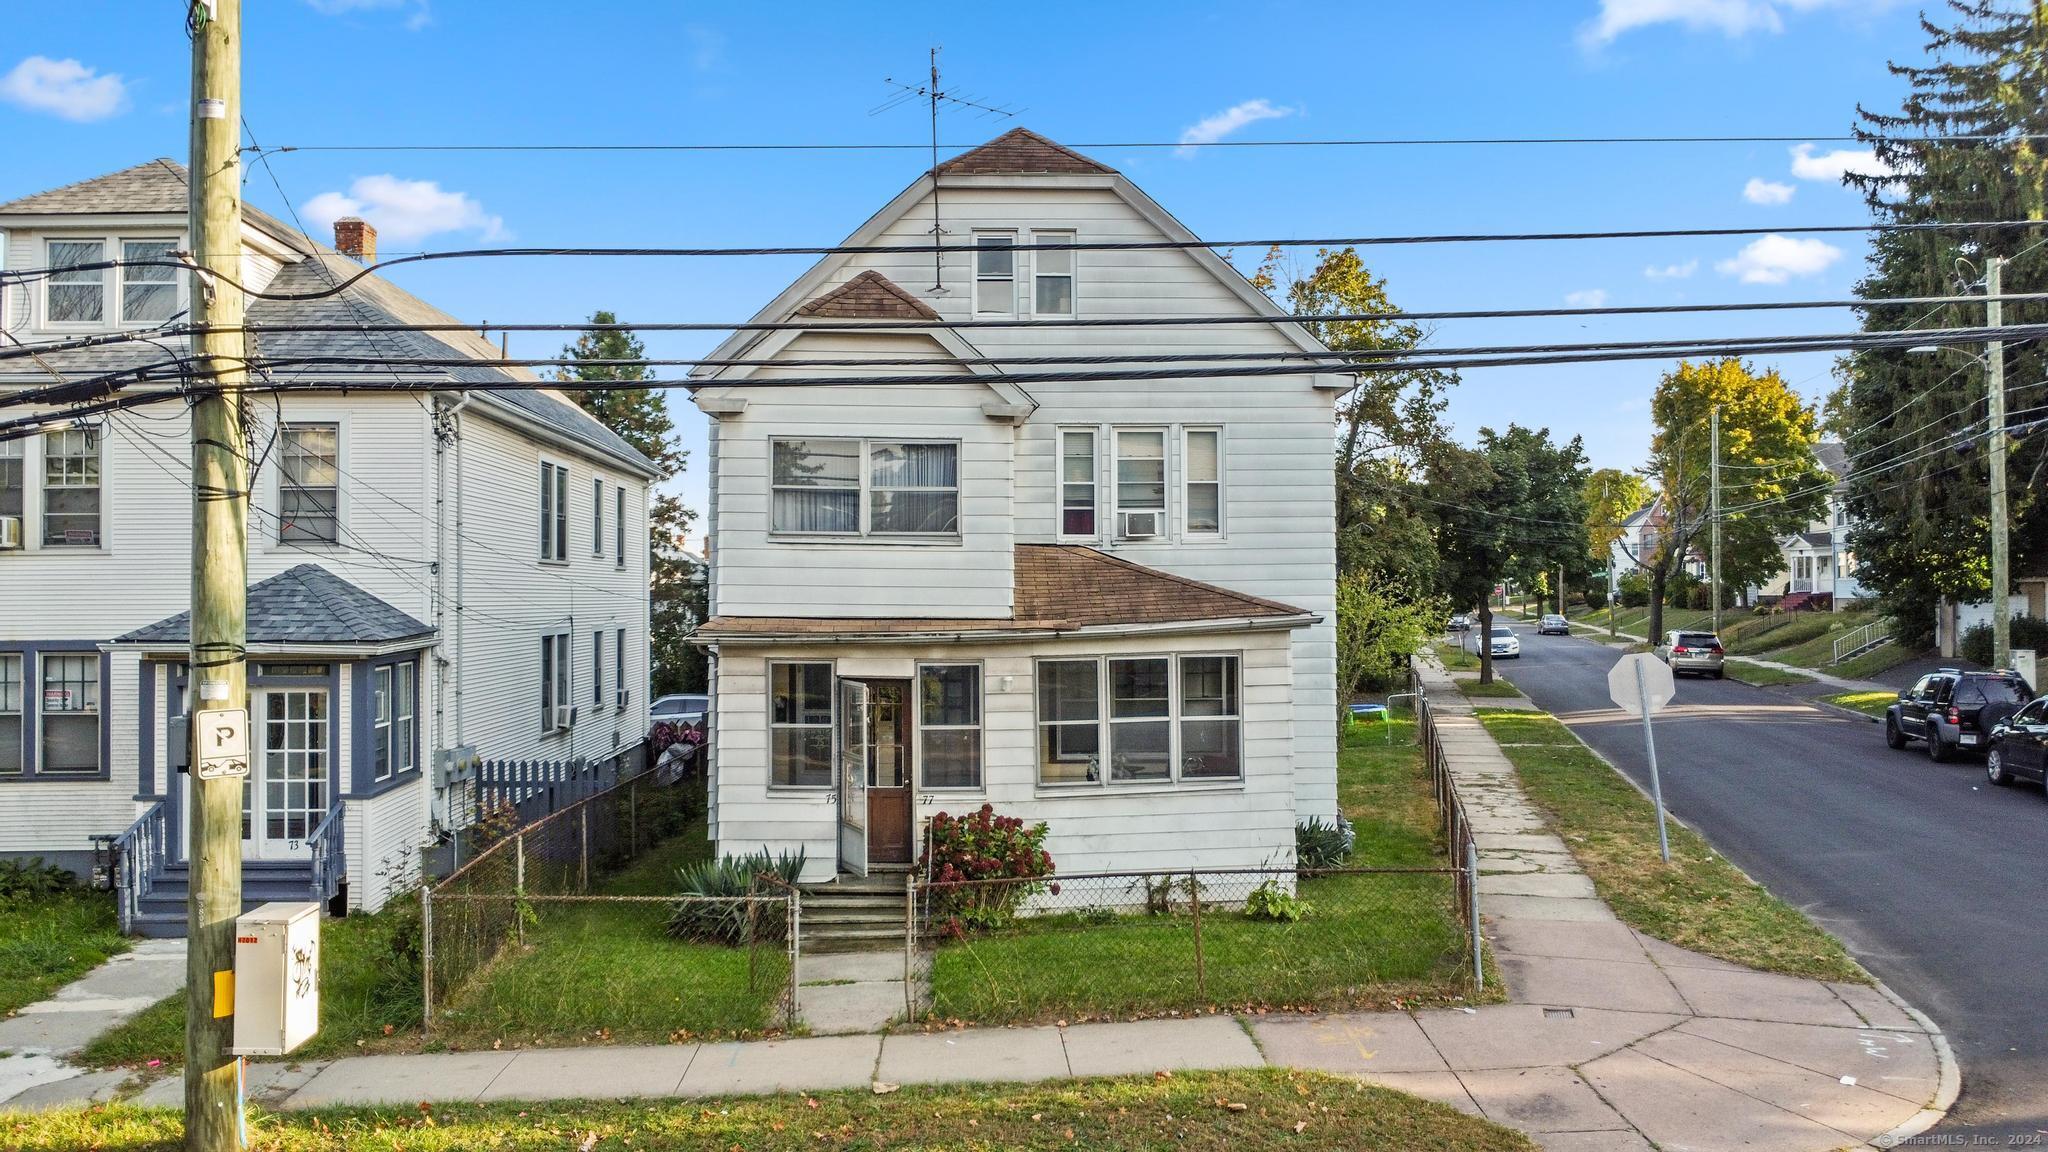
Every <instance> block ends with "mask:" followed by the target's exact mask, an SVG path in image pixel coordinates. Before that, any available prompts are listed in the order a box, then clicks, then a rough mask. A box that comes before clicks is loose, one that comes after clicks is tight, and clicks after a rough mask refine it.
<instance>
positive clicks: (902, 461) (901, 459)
mask: <svg viewBox="0 0 2048 1152" xmlns="http://www.w3.org/2000/svg"><path fill="white" fill-rule="evenodd" d="M769 455H770V468H771V487H772V489H773V495H772V497H771V500H770V512H769V527H770V530H772V531H775V532H783V533H792V534H800V535H820V536H953V535H958V534H959V531H960V446H959V445H958V444H954V443H948V442H938V443H931V442H922V441H903V440H854V439H815V438H814V439H805V440H776V441H773V442H772V444H771V447H770V452H769Z"/></svg>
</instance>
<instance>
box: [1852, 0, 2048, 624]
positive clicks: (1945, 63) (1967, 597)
mask: <svg viewBox="0 0 2048 1152" xmlns="http://www.w3.org/2000/svg"><path fill="white" fill-rule="evenodd" d="M1948 9H1949V11H1948V13H1947V14H1946V15H1947V18H1948V19H1949V21H1950V22H1951V23H1950V24H1948V25H1940V24H1936V23H1935V22H1934V21H1933V20H1930V19H1927V18H1925V17H1923V18H1922V20H1921V27H1922V29H1923V30H1924V31H1925V32H1926V35H1927V55H1928V57H1929V58H1931V60H1932V61H1933V62H1932V63H1927V64H1915V65H1901V64H1893V65H1892V68H1891V70H1892V73H1893V74H1894V75H1897V76H1900V77H1903V78H1904V79H1905V80H1906V82H1907V85H1908V95H1907V97H1906V99H1905V101H1904V103H1903V105H1902V107H1901V109H1900V111H1899V112H1897V113H1896V114H1891V113H1884V114H1880V113H1877V112H1872V111H1869V110H1867V109H1859V112H1861V114H1862V119H1863V123H1862V124H1861V126H1859V127H1858V129H1857V135H1858V136H1859V137H1860V138H1861V139H1863V140H1864V141H1866V142H1868V143H1869V144H1870V146H1871V148H1872V151H1873V153H1874V154H1875V156H1876V159H1877V161H1878V162H1879V165H1881V167H1882V169H1883V170H1882V171H1880V172H1871V173H1852V174H1850V175H1848V176H1847V177H1845V180H1846V182H1847V183H1849V184H1850V185H1852V186H1854V187H1856V188H1858V189H1860V190H1861V191H1862V192H1863V194H1864V197H1865V199H1866V201H1867V202H1868V204H1869V206H1870V210H1871V212H1872V213H1874V214H1875V215H1876V217H1877V218H1878V219H1879V220H1881V221H1884V222H1888V223H1901V224H1919V223H1933V222H1942V221H1966V222H1967V221H2000V220H2041V219H2043V215H2044V212H2043V208H2044V201H2048V179H2044V174H2048V160H2044V154H2043V146H2044V141H2043V139H2042V135H2043V134H2048V99H2044V98H2043V93H2044V92H2048V3H2041V2H2027V3H2015V2H2013V0H1949V3H1948ZM1961 136H1969V137H1981V138H1980V139H1969V140H1962V139H1955V137H1961ZM1928 138H1936V139H1935V142H1934V143H1931V144H1930V143H1925V142H1923V141H1925V140H1927V139H1928ZM2044 236H2048V231H2044V229H2043V228H2039V227H2036V228H2026V229H2017V228H2008V229H1990V228H1985V229H1975V230H1970V231H1964V232H1948V231H1942V232H1897V231H1891V232H1883V233H1879V234H1878V235H1877V236H1876V237H1875V238H1874V239H1873V240H1872V242H1871V254H1870V265H1869V272H1868V274H1867V275H1866V276H1865V277H1864V279H1863V280H1862V281H1861V282H1860V283H1859V284H1858V285H1857V293H1858V294H1859V295H1861V296H1864V297H1867V298H1875V297H1885V296H1923V295H1924V296H1933V295H1951V294H1957V293H1959V292H1963V293H1967V292H1970V291H1981V288H1979V287H1975V285H1977V284H1978V282H1979V281H1980V278H1981V277H1982V275H1983V271H1984V266H1985V260H1986V258H1987V257H1990V256H2003V257H2006V258H2008V259H2009V260H2010V261H2011V262H2010V263H2009V264H2008V265H2007V266H2006V268H2005V270H2004V276H2003V279H2004V290H2005V291H2007V292H2039V291H2043V290H2048V247H2044V246H2043V244H2042V241H2043V239H2044ZM1984 321H1985V313H1984V309H1983V307H1982V306H1981V305H1969V304H1960V305H1946V306H1944V307H1942V308H1940V309H1938V310H1935V311H1932V312H1930V311H1929V310H1928V309H1926V308H1909V307H1904V306H1900V305H1889V306H1887V305H1875V304H1873V305H1868V306H1866V307H1865V308H1864V309H1863V325H1864V327H1865V329H1866V330H1870V331H1879V330H1895V329H1899V328H1906V327H1914V326H1919V327H1970V326H1976V325H1979V324H1982V323H1984ZM2005 321H2006V323H2008V324H2024V323H2040V322H2043V321H2048V307H2044V306H2043V305H2042V304H2040V303H2036V302H2018V303H2008V304H2006V305H2005ZM1970 351H1973V352H1974V351H1981V349H1978V348H1972V349H1970ZM2005 355H2006V380H2007V381H2008V388H2009V395H2008V397H2007V407H2008V410H2009V411H2010V412H2012V413H2014V414H2015V415H2013V416H2012V417H2011V418H2010V419H2011V421H2012V423H2014V424H2019V423H2022V422H2024V421H2025V420H2027V419H2028V418H2029V417H2028V416H2027V414H2026V413H2028V411H2029V410H2031V409H2034V408H2038V407H2039V406H2040V404H2041V403H2042V402H2043V398H2042V395H2041V393H2040V392H2039V391H2038V390H2036V391H2029V388H2030V386H2031V384H2032V382H2035V381H2039V380H2041V379H2042V378H2043V376H2044V375H2048V354H2044V352H2043V350H2042V348H2041V347H2040V346H2039V345H2026V344H2021V345H2012V344H2008V345H2007V346H2006V352H2005ZM1841 375H1842V377H1843V379H1844V385H1843V389H1842V391H1841V392H1840V393H1839V394H1838V397H1836V398H1833V399H1832V401H1831V403H1832V406H1834V407H1837V408H1839V409H1840V410H1841V412H1842V416H1841V418H1840V421H1839V422H1840V424H1841V425H1842V426H1843V429H1844V430H1845V431H1846V432H1847V433H1848V434H1847V436H1846V437H1845V439H1846V442H1847V445H1848V449H1849V452H1850V458H1851V464H1852V474H1853V478H1852V480H1851V482H1850V487H1849V497H1848V502H1849V508H1850V511H1851V513H1852V514H1853V516H1854V518H1855V522H1856V523H1857V525H1858V527H1857V528H1856V530H1854V531H1853V532H1852V535H1851V537H1850V541H1849V543H1850V546H1851V548H1852V549H1853V550H1854V551H1855V554H1856V559H1857V562H1858V565H1859V568H1858V572H1857V576H1858V578H1859V579H1860V580H1861V581H1862V582H1863V583H1864V585H1865V586H1866V587H1869V588H1871V589H1873V590H1874V591H1876V593H1877V594H1878V596H1879V598H1880V600H1881V601H1882V603H1883V605H1884V607H1885V608H1886V610H1887V611H1888V612H1889V613H1890V614H1891V615H1892V616H1893V617H1894V618H1895V619H1896V620H1897V622H1898V627H1899V629H1900V637H1901V639H1902V640H1904V641H1905V642H1907V643H1920V644H1924V643H1926V642H1928V641H1929V640H1930V639H1931V638H1932V631H1933V624H1934V607H1935V601H1936V600H1937V599H1938V598H1940V597H1942V596H1949V597H1952V598H1958V599H1961V600H1964V601H1974V600H1982V599H1985V598H1986V597H1987V596H1988V595H1989V594H1990V591H1991V588H1990V579H1989V577H1990V561H1989V540H1990V521H1989V516H1988V513H1989V510H1990V509H1989V496H1988V492H1989V479H1988V475H1987V471H1986V459H1985V455H1984V451H1983V447H1984V443H1983V432H1984V418H1985V415H1986V412H1987V407H1986V393H1985V383H1986V381H1985V373H1984V369H1983V368H1982V367H1980V366H1978V365H1976V364H1973V363H1971V362H1970V361H1969V360H1968V359H1966V358H1965V357H1963V356H1962V355H1961V354H1960V353H1944V354H1940V355H1912V354H1908V353H1906V352H1904V351H1899V350H1889V349H1887V350H1881V351H1863V352H1858V353H1855V354H1854V355H1851V356H1849V357H1847V358H1845V359H1844V361H1843V363H1842V369H1841ZM2042 441H2043V438H2042V437H2039V436H2029V437H2021V438H2018V439H2016V440H2015V441H2014V442H2013V446H2012V450H2011V451H2012V455H2011V459H2010V460H2009V462H2008V473H2009V475H2010V476H2011V480H2010V484H2009V487H2010V491H2011V501H2010V516H2011V520H2012V523H2011V531H2012V536H2011V541H2012V554H2013V570H2014V571H2015V572H2024V571H2027V570H2029V564H2030V561H2032V562H2038V561H2039V559H2040V558H2042V557H2044V556H2048V515H2043V512H2042V506H2041V502H2040V500H2039V498H2038V497H2037V496H2036V493H2037V491H2038V482H2039V480H2040V479H2041V475H2042V469H2043V467H2044V465H2048V450H2044V445H2043V443H2042Z"/></svg>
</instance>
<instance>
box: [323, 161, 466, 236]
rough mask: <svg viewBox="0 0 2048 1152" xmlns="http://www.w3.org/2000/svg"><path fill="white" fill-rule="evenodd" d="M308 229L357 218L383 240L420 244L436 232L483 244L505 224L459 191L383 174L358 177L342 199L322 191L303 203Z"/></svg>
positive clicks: (432, 182) (329, 225) (338, 193)
mask: <svg viewBox="0 0 2048 1152" xmlns="http://www.w3.org/2000/svg"><path fill="white" fill-rule="evenodd" d="M304 215H305V218H306V220H307V222H308V224H309V225H314V226H317V227H331V226H332V225H333V224H334V222H335V221H336V220H339V219H340V218H342V217H343V216H360V217H362V218H363V219H365V220H368V221H369V222H370V223H371V224H372V225H374V226H375V227H376V229H377V233H378V235H379V236H380V237H381V238H382V239H385V240H394V241H398V242H400V243H405V242H410V241H414V240H424V239H425V238H427V237H428V236H432V235H435V234H436V233H440V232H475V233H477V234H479V235H480V236H481V237H482V238H483V239H485V240H495V239H497V238H498V237H500V236H502V235H504V233H505V221H504V219H503V218H502V217H498V216H493V215H491V214H489V213H487V212H485V211H484V209H483V205H481V204H478V203H477V202H476V201H475V200H472V199H470V198H469V196H468V195H467V194H465V193H462V192H448V191H443V190H442V188H441V186H440V185H439V184H437V183H435V182H434V181H432V180H401V179H399V178H398V177H396V176H393V175H391V174H389V173H385V174H384V175H381V176H363V177H360V178H358V179H357V180H356V182H355V183H353V184H351V185H349V188H348V192H347V193H346V194H344V193H341V192H322V193H320V194H319V195H318V196H315V197H313V198H312V199H311V200H308V201H307V202H306V204H305V208H304Z"/></svg>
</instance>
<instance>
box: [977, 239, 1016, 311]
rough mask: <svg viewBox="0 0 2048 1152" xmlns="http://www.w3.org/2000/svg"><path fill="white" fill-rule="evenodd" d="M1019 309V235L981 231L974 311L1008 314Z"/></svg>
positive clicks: (978, 246) (978, 243)
mask: <svg viewBox="0 0 2048 1152" xmlns="http://www.w3.org/2000/svg"><path fill="white" fill-rule="evenodd" d="M1016 310H1017V237H1016V235H1015V234H1013V233H1009V232H1000V233H991V232H984V233H979V234H977V235H976V236H975V237H974V311H975V314H976V315H978V316H1008V315H1009V314H1010V313H1012V312H1015V311H1016Z"/></svg>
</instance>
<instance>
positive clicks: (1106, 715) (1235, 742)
mask: <svg viewBox="0 0 2048 1152" xmlns="http://www.w3.org/2000/svg"><path fill="white" fill-rule="evenodd" d="M1037 679H1038V716H1037V727H1038V783H1039V785H1040V786H1041V787H1048V788H1051V787H1083V786H1102V785H1108V786H1111V787H1114V786H1116V785H1119V784H1152V785H1172V784H1203V783H1228V782H1233V781H1237V780H1242V779H1243V778H1244V756H1243V714H1242V707H1243V705H1242V702H1241V695H1240V684H1239V660H1238V657H1236V656H1234V655H1222V654H1201V655H1187V656H1177V657H1176V656H1112V657H1083V658H1066V659H1047V660H1040V661H1039V662H1038V665H1037ZM1105 747H1106V748H1107V751H1108V756H1107V770H1106V771H1105V770H1104V755H1103V751H1104V748H1105Z"/></svg>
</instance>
